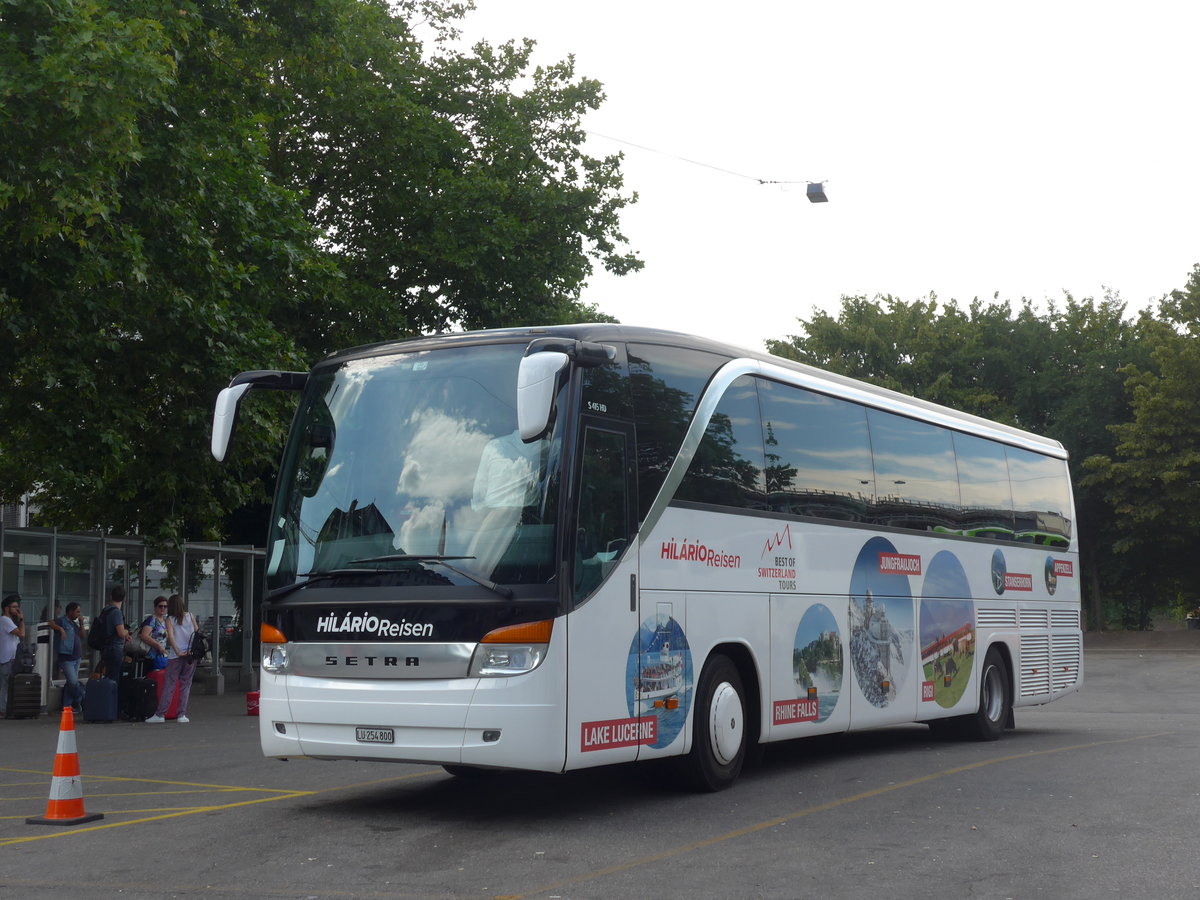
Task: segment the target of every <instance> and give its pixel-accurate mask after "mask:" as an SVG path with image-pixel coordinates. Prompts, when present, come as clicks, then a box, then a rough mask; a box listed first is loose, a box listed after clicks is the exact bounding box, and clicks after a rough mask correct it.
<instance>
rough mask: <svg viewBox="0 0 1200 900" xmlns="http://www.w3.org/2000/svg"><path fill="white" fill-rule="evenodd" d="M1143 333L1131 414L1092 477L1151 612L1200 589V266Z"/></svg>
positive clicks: (1129, 579)
mask: <svg viewBox="0 0 1200 900" xmlns="http://www.w3.org/2000/svg"><path fill="white" fill-rule="evenodd" d="M1142 331H1143V334H1144V338H1143V340H1144V343H1145V345H1146V349H1147V351H1148V358H1147V359H1144V360H1141V361H1139V362H1138V363H1136V364H1130V365H1129V366H1127V367H1126V368H1125V369H1124V370H1123V371H1124V374H1125V375H1126V376H1127V382H1126V384H1127V389H1128V396H1129V403H1130V409H1131V416H1130V417H1129V418H1128V420H1126V421H1121V422H1115V423H1113V425H1112V429H1111V430H1112V432H1113V434H1114V436H1115V439H1116V446H1115V447H1114V449H1113V451H1112V452H1110V453H1104V454H1098V455H1096V456H1094V457H1092V458H1091V459H1089V460H1088V461H1087V471H1088V475H1087V477H1086V478H1085V479H1084V483H1085V485H1087V486H1088V488H1090V489H1093V490H1097V491H1103V492H1104V494H1105V495H1106V496H1107V497H1108V499H1109V502H1110V503H1111V508H1112V533H1113V541H1112V548H1113V550H1114V551H1115V552H1116V553H1117V554H1119V556H1120V558H1121V559H1122V560H1123V561H1124V562H1125V565H1124V567H1123V571H1122V573H1121V574H1122V576H1123V578H1122V581H1123V588H1124V590H1125V592H1126V593H1127V594H1129V595H1132V596H1137V597H1138V598H1139V602H1138V604H1137V609H1138V610H1139V611H1142V612H1143V613H1144V611H1145V610H1147V609H1153V608H1154V607H1155V606H1159V605H1161V604H1162V602H1163V601H1164V600H1167V601H1177V602H1180V601H1185V600H1188V599H1189V598H1191V605H1192V606H1194V605H1196V604H1195V600H1194V598H1195V597H1196V596H1198V595H1200V576H1198V575H1197V573H1196V571H1195V567H1194V566H1193V565H1192V564H1191V551H1192V550H1193V549H1194V548H1195V546H1196V545H1197V541H1198V540H1200V516H1197V513H1196V510H1197V509H1198V508H1200V390H1198V387H1200V266H1196V267H1195V268H1193V270H1192V272H1191V275H1190V276H1189V278H1188V281H1187V284H1186V286H1185V287H1184V288H1183V289H1182V290H1177V291H1173V292H1172V293H1171V294H1170V295H1169V296H1168V297H1166V298H1164V300H1163V301H1162V303H1161V304H1160V305H1159V309H1158V311H1157V315H1156V316H1153V317H1152V316H1150V315H1146V316H1144V317H1143V321H1142ZM1139 619H1141V620H1144V614H1143V615H1141V616H1140V617H1139ZM1131 624H1144V622H1142V621H1139V620H1136V619H1135V621H1134V622H1133V623H1131Z"/></svg>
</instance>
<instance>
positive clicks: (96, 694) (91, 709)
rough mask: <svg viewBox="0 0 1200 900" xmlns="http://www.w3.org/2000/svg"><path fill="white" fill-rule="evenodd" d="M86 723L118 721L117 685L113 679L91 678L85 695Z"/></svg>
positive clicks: (84, 710)
mask: <svg viewBox="0 0 1200 900" xmlns="http://www.w3.org/2000/svg"><path fill="white" fill-rule="evenodd" d="M83 720H84V721H85V722H115V721H116V720H117V683H116V682H115V681H113V680H112V679H111V678H89V679H88V683H87V688H86V689H85V690H84V693H83Z"/></svg>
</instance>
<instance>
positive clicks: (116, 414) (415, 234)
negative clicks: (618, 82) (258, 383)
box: [0, 0, 640, 541]
mask: <svg viewBox="0 0 1200 900" xmlns="http://www.w3.org/2000/svg"><path fill="white" fill-rule="evenodd" d="M464 12H465V8H464V5H462V4H453V3H442V2H436V0H409V2H405V3H401V4H398V5H396V6H395V7H394V8H389V7H388V6H387V5H386V4H385V3H383V2H377V0H315V2H312V3H304V4H295V3H290V2H279V0H265V2H257V3H254V4H244V3H240V2H236V0H235V2H229V0H223V2H215V0H196V2H190V0H184V2H171V3H165V2H161V0H113V2H101V0H43V2H40V3H37V4H33V3H29V2H27V0H0V126H2V127H0V253H2V254H3V258H4V260H5V264H4V266H2V267H0V323H2V324H0V379H2V380H0V383H2V384H3V385H4V390H3V392H0V417H2V418H3V421H4V422H5V423H6V426H7V427H6V429H5V430H4V432H3V433H0V499H3V500H5V501H12V500H15V499H16V498H17V497H18V496H20V494H22V493H23V492H26V491H29V490H34V491H35V493H36V501H37V502H38V504H39V505H40V506H41V508H42V515H43V521H45V522H48V523H53V524H57V525H59V526H61V527H66V528H95V527H100V528H104V529H114V530H118V531H132V530H135V529H140V531H141V532H142V533H144V534H149V535H150V536H151V537H155V538H158V539H161V540H174V541H178V540H182V539H212V538H218V537H221V536H223V523H224V522H225V520H226V517H227V515H228V514H229V513H230V511H232V510H236V509H238V508H240V507H242V506H244V505H245V504H247V503H249V502H252V501H254V502H260V501H261V500H262V499H263V498H264V497H265V494H266V489H267V484H266V483H265V480H264V476H263V474H262V473H264V472H270V471H271V469H272V467H273V466H274V463H275V461H276V460H277V458H278V452H279V442H280V435H281V431H282V428H283V427H284V424H285V418H284V416H283V415H282V407H281V405H280V404H279V403H275V402H272V401H270V400H259V399H256V400H255V402H254V403H251V404H247V409H246V410H245V412H244V414H246V415H248V416H249V417H250V418H251V419H252V421H251V422H246V423H244V424H245V427H243V428H242V429H240V438H239V446H238V453H237V458H236V459H235V460H234V462H233V464H232V465H230V466H228V467H224V468H222V467H218V466H217V465H215V464H214V463H213V462H212V461H211V460H210V459H209V457H208V455H207V432H208V421H209V416H210V409H211V403H212V399H213V397H214V395H215V393H216V391H217V390H219V388H220V387H221V386H223V385H224V384H225V383H226V382H227V381H228V379H229V377H230V375H232V374H234V373H235V372H237V371H240V370H244V369H253V368H263V367H280V368H307V367H308V365H309V364H311V362H312V361H313V360H315V359H316V358H319V357H320V356H321V355H323V354H325V353H327V352H329V351H330V350H333V349H336V348H338V347H342V346H347V345H352V344H356V343H363V342H366V341H373V340H381V339H387V338H396V337H404V336H408V335H412V334H416V333H420V332H427V331H436V330H443V329H447V328H456V327H483V326H504V325H517V324H527V323H531V322H562V321H572V320H579V319H580V318H582V317H585V316H587V317H595V316H596V311H595V310H594V309H591V308H587V307H584V306H582V305H581V304H580V303H579V293H580V290H581V288H582V286H583V284H584V282H585V280H586V279H587V277H588V276H589V274H590V273H591V272H592V266H593V263H594V262H598V263H600V264H602V265H604V266H606V267H607V268H608V269H610V270H612V271H615V272H627V271H630V270H632V269H635V268H637V267H638V266H639V265H640V262H639V261H638V260H637V259H636V257H634V256H633V255H631V254H629V253H628V252H624V251H623V250H622V248H623V246H624V243H625V241H624V238H623V236H622V235H621V233H620V231H619V225H618V215H619V213H620V211H621V209H622V208H623V207H624V206H625V205H626V204H627V203H628V202H630V201H631V199H632V198H629V197H626V196H623V195H622V193H621V188H622V183H621V175H620V171H619V160H618V158H614V157H609V158H604V159H594V158H591V157H588V156H586V155H585V154H584V153H582V151H581V149H580V147H581V143H582V140H583V132H582V130H581V127H580V118H581V116H582V115H583V114H584V113H585V112H587V111H588V110H590V109H594V108H595V107H596V106H598V105H599V103H600V102H601V101H602V99H603V97H602V93H601V91H600V86H599V85H598V84H597V83H596V82H594V81H591V80H589V79H582V78H576V76H575V74H574V71H573V64H572V62H571V61H570V60H567V61H564V62H562V63H560V64H558V65H556V66H551V67H548V68H544V69H537V70H534V71H532V72H531V71H530V63H529V52H530V45H529V44H527V43H519V44H518V43H513V44H506V45H503V46H500V47H491V46H488V45H485V44H481V45H478V46H476V47H475V48H473V49H472V50H470V51H464V50H456V49H454V48H453V45H452V44H451V43H450V41H449V39H450V38H451V37H453V36H454V30H453V26H454V23H455V22H456V20H457V18H458V17H460V16H461V15H463V14H464ZM418 31H420V32H421V33H422V34H424V35H426V36H427V37H426V39H425V40H424V41H422V40H421V39H419V38H418ZM268 477H269V476H268Z"/></svg>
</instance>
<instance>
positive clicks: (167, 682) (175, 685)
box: [146, 594, 199, 725]
mask: <svg viewBox="0 0 1200 900" xmlns="http://www.w3.org/2000/svg"><path fill="white" fill-rule="evenodd" d="M198 628H199V626H198V625H197V624H196V617H195V616H193V615H192V614H191V613H190V612H188V611H187V610H186V609H185V608H184V606H183V598H182V597H180V596H179V595H178V594H172V595H171V596H170V597H168V598H167V670H166V672H165V673H164V675H163V688H162V696H161V697H159V698H158V709H156V710H155V711H154V715H152V716H151V717H150V718H148V719H147V720H146V724H147V725H157V724H159V723H161V722H165V721H166V718H165V717H164V715H163V714H164V713H166V711H167V710H168V709H169V708H170V706H171V697H172V695H173V694H174V693H175V691H176V690H178V691H179V715H178V716H177V717H176V719H175V721H176V722H181V723H183V724H185V725H186V724H187V722H188V721H189V720H188V717H187V705H188V697H189V696H190V695H191V693H192V676H194V675H195V674H196V660H194V659H192V656H191V647H192V635H194V634H195V633H196V631H197V630H198Z"/></svg>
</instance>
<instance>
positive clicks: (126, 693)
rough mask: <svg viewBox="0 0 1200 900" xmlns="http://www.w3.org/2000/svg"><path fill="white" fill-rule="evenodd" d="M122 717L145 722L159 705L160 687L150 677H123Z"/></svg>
mask: <svg viewBox="0 0 1200 900" xmlns="http://www.w3.org/2000/svg"><path fill="white" fill-rule="evenodd" d="M120 701H121V718H122V719H128V720H129V721H131V722H144V721H146V720H147V719H148V718H150V717H151V716H152V715H154V710H155V708H156V707H157V706H158V688H157V687H156V686H155V684H154V682H153V681H151V680H150V679H149V678H122V679H121V696H120Z"/></svg>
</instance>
